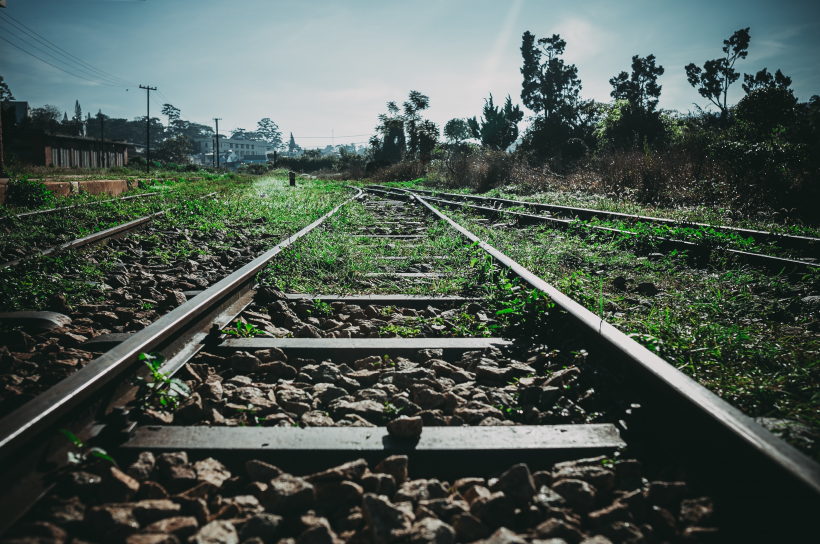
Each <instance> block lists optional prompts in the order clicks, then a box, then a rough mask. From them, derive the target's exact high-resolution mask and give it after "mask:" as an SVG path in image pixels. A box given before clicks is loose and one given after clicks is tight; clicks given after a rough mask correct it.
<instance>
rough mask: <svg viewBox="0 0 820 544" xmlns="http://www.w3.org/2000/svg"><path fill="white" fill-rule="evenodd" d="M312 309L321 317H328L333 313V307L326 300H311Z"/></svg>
mask: <svg viewBox="0 0 820 544" xmlns="http://www.w3.org/2000/svg"><path fill="white" fill-rule="evenodd" d="M313 307H314V311H315V312H316V315H319V316H322V317H330V316H332V315H333V308H332V307H331V306H330V304H328V303H327V302H322V301H321V300H316V301H314V302H313Z"/></svg>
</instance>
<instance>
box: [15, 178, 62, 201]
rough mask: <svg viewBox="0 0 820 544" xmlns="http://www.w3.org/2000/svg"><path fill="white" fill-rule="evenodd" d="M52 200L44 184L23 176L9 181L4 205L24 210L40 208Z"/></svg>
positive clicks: (52, 197)
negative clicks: (23, 208)
mask: <svg viewBox="0 0 820 544" xmlns="http://www.w3.org/2000/svg"><path fill="white" fill-rule="evenodd" d="M53 200H54V196H53V195H52V194H51V191H49V190H48V189H46V185H45V183H43V182H42V181H36V180H33V179H29V177H28V176H23V177H22V178H20V179H10V180H9V182H8V185H7V188H6V203H7V204H11V205H13V206H20V207H25V208H41V207H43V206H45V205H46V204H50V203H51V202H52V201H53Z"/></svg>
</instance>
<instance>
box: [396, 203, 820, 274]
mask: <svg viewBox="0 0 820 544" xmlns="http://www.w3.org/2000/svg"><path fill="white" fill-rule="evenodd" d="M408 190H410V191H411V192H414V193H417V194H425V195H428V198H430V199H432V200H434V201H438V202H441V203H442V204H445V205H449V206H463V205H464V204H463V203H465V202H474V203H476V204H473V205H470V204H468V205H467V206H468V207H469V208H470V209H472V210H476V211H479V212H480V213H485V214H486V213H490V214H498V213H499V211H501V210H503V211H504V212H505V213H504V215H507V216H508V217H509V218H511V219H513V220H515V221H516V222H518V223H520V224H522V225H528V224H530V225H531V224H539V223H540V224H545V225H549V226H550V227H552V228H560V229H569V228H582V229H583V228H586V229H589V230H594V231H598V232H601V233H606V234H610V235H612V236H617V237H623V238H625V239H630V238H631V239H633V240H638V241H639V243H640V242H641V241H644V242H649V244H646V245H647V246H650V245H651V246H654V249H655V251H663V252H666V253H670V252H675V253H682V252H686V253H688V254H689V256H690V257H691V258H693V259H694V260H695V262H698V261H701V262H702V261H704V260H705V261H706V262H708V261H709V260H710V257H711V255H710V254H711V253H712V251H714V250H715V249H720V250H721V251H723V252H724V253H725V254H726V255H727V256H728V257H729V258H730V259H731V260H732V261H734V262H739V263H742V264H749V265H752V266H757V267H760V268H764V269H768V270H772V271H774V272H781V271H787V272H790V273H792V272H797V273H800V272H802V273H805V272H806V271H812V270H817V269H820V264H818V257H816V255H818V253H820V238H812V237H808V236H796V235H792V234H782V233H774V232H764V231H761V230H754V229H745V228H738V227H732V226H728V225H708V224H705V223H687V222H681V221H676V220H674V219H666V218H660V217H648V216H643V215H631V214H625V213H618V212H612V211H603V210H593V209H589V208H575V207H571V206H558V205H553V204H543V203H539V202H528V201H522V200H509V199H505V198H492V197H482V196H476V195H466V194H459V193H442V192H434V191H426V190H420V189H408ZM526 209H529V210H532V211H534V212H537V214H532V213H523V210H526ZM642 238H643V240H641V239H642ZM766 252H771V253H778V254H781V255H769V254H767V253H766Z"/></svg>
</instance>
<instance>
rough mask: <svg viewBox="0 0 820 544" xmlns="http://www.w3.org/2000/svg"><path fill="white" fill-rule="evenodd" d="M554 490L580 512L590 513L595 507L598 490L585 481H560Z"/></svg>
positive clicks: (556, 483) (554, 485) (554, 486)
mask: <svg viewBox="0 0 820 544" xmlns="http://www.w3.org/2000/svg"><path fill="white" fill-rule="evenodd" d="M552 490H553V491H555V492H556V493H558V494H559V495H561V496H562V497H564V499H566V501H567V502H568V503H569V504H570V506H572V508H573V509H574V510H577V511H579V512H582V513H585V512H589V511H590V510H591V509H592V507H593V506H594V505H595V496H596V494H597V490H596V489H595V488H594V487H593V486H591V485H590V484H588V483H587V482H585V481H583V480H558V481H557V482H555V483H554V484H552Z"/></svg>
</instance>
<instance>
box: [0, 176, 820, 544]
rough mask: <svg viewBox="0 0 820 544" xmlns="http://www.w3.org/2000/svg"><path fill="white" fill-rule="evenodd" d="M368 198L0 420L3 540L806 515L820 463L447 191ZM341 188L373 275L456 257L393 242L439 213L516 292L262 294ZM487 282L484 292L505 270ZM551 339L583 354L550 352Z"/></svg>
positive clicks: (453, 536)
mask: <svg viewBox="0 0 820 544" xmlns="http://www.w3.org/2000/svg"><path fill="white" fill-rule="evenodd" d="M369 192H370V195H368V196H367V197H366V196H365V195H364V194H362V193H361V191H359V193H358V194H357V195H355V196H353V197H352V198H351V199H350V200H348V201H346V202H345V203H344V204H341V205H340V206H338V207H336V208H335V209H333V210H332V211H330V212H329V213H328V214H326V215H325V216H323V217H322V218H320V219H318V220H317V221H315V222H314V223H312V224H310V225H308V226H307V227H305V228H304V229H302V230H301V231H299V232H298V233H296V234H294V235H293V236H291V237H289V238H287V239H285V240H283V241H282V242H281V243H280V244H278V245H277V246H276V247H274V248H272V249H270V250H268V251H266V252H265V253H264V254H262V255H260V256H258V257H257V258H255V259H254V260H252V261H251V262H250V263H248V264H247V265H245V266H243V267H242V268H240V269H238V270H236V271H235V272H233V273H232V274H231V275H229V276H228V277H226V278H224V279H223V280H221V281H219V282H218V283H216V284H214V285H212V286H211V287H209V288H207V289H205V290H204V291H201V292H198V293H196V294H194V295H193V296H192V297H191V298H190V300H188V301H186V302H185V303H184V304H182V305H180V306H179V307H177V308H175V309H173V310H172V311H171V312H169V313H168V314H166V315H164V316H162V317H161V318H159V319H158V320H157V321H155V322H154V323H152V324H150V325H149V326H147V327H146V328H144V329H143V330H141V331H139V332H136V333H134V334H132V335H129V336H127V337H118V338H116V339H112V340H111V342H110V344H109V345H104V344H103V343H102V342H100V343H98V349H99V350H100V351H101V352H103V351H104V353H103V354H102V355H101V356H99V357H97V358H96V359H94V360H92V361H91V362H89V363H88V364H86V365H85V367H84V368H83V369H82V370H80V371H78V372H76V373H74V374H73V375H71V376H69V377H68V378H66V379H65V380H63V381H61V382H59V383H57V384H56V385H54V386H53V387H51V388H50V389H48V390H47V391H45V392H44V393H42V394H41V395H39V396H37V397H35V398H33V399H32V400H30V401H29V402H28V403H26V404H24V405H23V406H21V407H20V408H18V409H17V410H16V411H15V412H13V413H11V414H9V415H8V416H6V417H4V418H3V419H2V420H0V461H1V462H2V465H0V466H2V469H0V470H1V471H2V472H1V473H0V512H3V513H4V515H3V517H2V525H0V534H2V533H5V535H8V536H11V537H15V535H16V537H19V538H25V537H33V536H37V535H40V536H43V535H44V534H45V532H48V531H51V533H50V534H51V535H52V536H54V535H57V536H62V538H63V540H65V538H66V535H68V536H70V537H76V538H82V539H88V540H91V541H111V542H114V541H126V542H131V543H135V542H177V541H181V540H184V539H186V538H188V537H189V536H191V535H194V534H195V535H197V536H196V537H195V538H196V539H198V540H197V541H198V542H239V539H240V537H241V538H242V540H243V541H246V540H247V539H250V538H253V537H257V538H260V539H261V540H262V541H265V542H267V541H273V542H276V541H277V539H278V538H279V537H293V538H298V539H299V540H298V542H313V541H314V540H315V539H319V540H321V541H322V542H335V541H338V539H339V538H342V539H343V540H345V541H346V542H371V541H375V542H399V541H417V542H421V541H436V542H453V541H456V540H458V541H462V542H471V541H475V540H480V539H483V538H487V537H489V536H490V533H492V534H493V536H492V539H491V540H492V541H493V542H525V541H531V540H533V539H539V538H540V539H547V538H563V539H564V541H565V542H571V543H572V542H580V541H582V540H584V539H586V538H588V537H592V536H593V535H601V536H600V537H599V538H598V540H590V542H599V543H603V542H607V541H611V542H628V541H634V542H649V541H658V542H660V541H664V540H668V541H677V540H682V541H690V542H700V541H703V542H707V541H708V542H714V541H757V540H763V539H765V538H772V537H777V538H779V539H781V540H788V539H800V538H803V537H804V536H805V535H806V534H809V533H807V532H806V531H810V530H812V529H814V524H815V523H816V520H815V519H814V518H815V516H813V515H812V514H814V513H816V512H817V509H818V507H819V506H820V467H818V465H817V464H815V463H814V462H812V461H811V460H809V459H808V458H807V457H805V456H804V455H802V454H801V453H799V452H797V451H796V450H794V449H793V448H792V447H791V446H789V445H787V444H786V443H785V442H783V441H781V440H780V439H778V438H776V437H774V436H773V435H771V434H770V433H768V431H766V430H765V429H763V428H762V427H760V426H758V425H757V424H755V423H754V422H753V421H752V420H751V419H749V418H747V417H746V416H744V415H743V414H741V413H740V412H739V411H737V410H736V409H734V408H732V407H731V406H730V405H728V404H727V403H726V402H724V401H723V400H721V399H720V398H718V397H717V396H716V395H714V394H712V393H710V392H709V391H708V390H706V389H705V388H703V387H701V386H700V385H698V384H697V383H695V382H693V381H692V380H691V379H689V378H687V377H686V376H685V375H684V374H682V373H681V372H679V371H677V370H676V369H675V368H674V367H672V366H670V365H669V364H667V363H666V362H665V361H663V360H662V359H660V358H659V357H657V356H656V355H654V354H653V353H651V352H649V351H648V350H646V349H645V348H643V347H641V346H640V345H638V344H637V343H635V342H634V341H632V340H631V339H629V338H628V337H626V336H625V335H624V334H623V333H621V332H620V331H618V330H617V329H615V328H614V327H612V326H610V325H609V324H607V323H606V322H604V321H602V320H601V319H600V318H599V317H598V316H595V315H594V314H592V313H591V312H589V311H588V310H586V309H584V308H583V307H581V306H580V305H578V304H577V303H575V302H573V301H572V300H571V299H570V298H569V297H567V296H566V295H564V294H563V293H561V292H560V291H558V290H556V289H555V288H554V287H552V286H551V285H549V284H547V283H546V282H544V281H543V280H541V279H539V278H537V277H535V276H534V275H533V274H531V273H530V272H528V271H527V270H525V269H524V268H523V267H521V266H520V265H518V264H517V263H515V262H514V261H512V260H511V259H510V258H509V257H507V256H505V255H504V254H502V253H500V252H499V251H497V250H496V249H494V248H492V247H491V246H489V245H487V244H485V243H483V242H481V241H480V240H478V239H477V238H476V237H475V236H474V235H473V234H472V233H470V232H469V231H467V230H465V229H464V228H463V227H461V226H460V225H458V224H456V223H455V222H453V221H452V220H451V219H449V218H448V217H447V216H445V215H444V214H443V213H442V212H441V211H440V210H438V209H437V208H436V207H434V204H441V202H437V201H435V200H433V199H427V198H422V197H419V196H418V195H409V194H407V193H399V192H394V191H369ZM353 201H356V202H360V203H362V204H361V205H362V207H363V213H364V212H366V213H370V214H372V215H373V217H374V218H375V220H376V224H377V225H378V228H370V229H366V231H365V232H358V233H357V236H358V237H359V241H360V242H361V243H363V244H368V243H370V244H384V247H388V246H390V249H391V253H390V254H389V255H388V254H384V255H383V256H382V257H383V258H384V259H385V260H386V261H389V262H393V263H395V264H396V266H395V267H394V268H396V270H393V271H390V272H385V274H386V275H388V276H390V277H391V278H394V279H395V280H396V281H397V282H398V283H399V284H400V282H410V283H413V282H434V281H436V278H437V277H438V275H439V274H441V273H440V272H437V268H436V266H437V263H439V262H441V260H443V259H446V258H447V256H446V255H429V256H428V257H429V259H424V260H425V261H426V262H425V263H419V262H415V261H413V260H412V259H410V258H408V257H407V254H406V253H405V252H403V249H404V248H406V247H408V246H411V245H414V244H422V243H423V242H424V240H425V237H426V236H429V234H428V232H432V230H431V229H430V228H429V227H430V226H431V225H432V224H434V223H435V224H446V225H448V226H449V227H450V228H451V229H452V231H451V232H453V233H454V235H455V236H458V237H460V239H461V240H463V243H464V244H465V245H467V246H471V245H472V247H474V248H475V250H476V251H479V250H480V251H482V252H483V254H484V255H485V256H489V258H490V259H492V261H493V263H494V266H495V268H493V269H491V270H490V274H489V275H490V276H493V275H494V274H495V276H496V279H497V276H498V275H499V274H500V275H501V276H502V277H509V278H514V279H513V280H512V281H509V282H508V284H507V285H508V286H509V291H510V293H509V296H510V297H512V299H513V302H510V298H509V297H508V298H507V299H505V300H501V301H500V302H499V300H489V299H486V298H484V297H481V296H478V295H479V294H480V291H481V290H480V289H478V290H474V292H469V293H463V296H447V297H441V296H426V295H414V296H403V295H400V294H393V295H384V294H369V295H354V296H345V295H310V296H308V295H300V294H285V293H281V292H279V291H277V290H276V289H273V288H271V287H266V286H258V285H257V277H258V274H259V273H260V271H262V270H263V269H265V268H266V267H267V266H268V265H269V264H270V263H271V262H273V261H274V259H276V258H277V256H280V254H281V253H282V252H283V251H285V250H286V249H287V248H289V247H291V246H294V244H297V243H300V242H299V241H300V240H301V239H303V238H305V237H307V236H317V235H319V233H320V232H321V230H322V229H323V228H325V227H326V226H327V223H329V221H328V220H329V219H331V218H332V217H334V215H335V214H337V213H338V212H339V211H340V209H342V208H343V207H344V206H352V205H354V204H353V203H352V202H353ZM380 247H381V246H380ZM423 265H424V266H423ZM493 271H495V272H493ZM471 273H475V272H474V271H473V272H470V267H469V266H468V265H467V264H466V263H465V264H464V266H463V267H462V269H461V270H448V271H447V272H446V274H449V275H453V274H455V275H458V274H465V275H466V274H471ZM478 274H479V276H480V277H479V279H478V280H477V282H478V284H479V286H481V285H485V284H486V285H487V286H489V285H490V283H491V282H492V281H494V280H493V278H492V277H490V278H489V279H487V278H484V276H482V275H481V274H483V273H482V272H478ZM371 278H372V279H373V280H378V279H379V277H378V276H376V277H374V276H371ZM482 282H483V283H482ZM514 283H517V285H515V286H513V284H514ZM538 293H541V294H545V295H546V296H547V297H549V300H547V299H546V298H544V297H543V296H539V295H538ZM527 301H529V303H528V304H524V303H525V302H527ZM549 301H551V302H549ZM516 302H517V303H521V304H524V305H523V306H522V307H518V306H517V308H519V310H520V312H518V313H516V312H511V313H513V314H515V315H517V317H516V318H515V319H512V318H510V319H507V318H503V319H502V318H501V316H505V315H508V313H510V312H502V313H500V314H498V313H497V310H498V306H497V305H498V304H505V303H506V304H507V305H508V306H509V308H508V309H509V310H514V308H513V306H512V305H514V304H515V303H516ZM551 304H554V306H552V305H551ZM459 319H465V320H466V322H468V323H471V324H472V325H473V326H472V328H470V327H467V328H464V327H461V326H460V325H459V322H458V320H459ZM528 320H529V321H528ZM532 320H535V323H536V324H537V326H536V327H533V326H532V325H531V323H532V322H533V321H532ZM502 321H503V324H504V327H501V325H502ZM493 327H495V328H493ZM546 328H549V329H550V331H547V332H548V333H549V334H546V335H542V334H541V333H542V332H545V331H543V330H541V329H546ZM388 331H389V332H388ZM399 332H401V333H402V334H401V335H399V334H398V333H399ZM230 333H232V334H230ZM491 333H497V334H496V335H493V334H491ZM545 338H547V339H549V340H550V342H555V345H558V346H561V347H562V349H563V348H564V347H569V346H572V345H578V346H582V347H583V349H584V351H581V350H578V351H577V352H576V353H575V354H574V355H570V354H569V353H568V352H567V353H566V354H564V355H562V354H560V353H557V352H555V351H554V347H553V346H544V345H543V344H542V341H543V340H544V339H545ZM144 354H151V355H147V362H148V363H149V365H146V360H141V359H140V357H141V355H142V356H143V358H144V359H145V357H146V355H144ZM160 362H161V363H160ZM148 366H151V368H149V367H148ZM139 378H143V381H140V380H139ZM174 380H177V381H174ZM174 392H176V393H174ZM177 403H179V404H178V407H177V408H175V409H174V408H173V406H174V405H176V404H177ZM405 414H406V415H408V416H410V417H407V418H403V417H402V416H403V415H405ZM419 429H421V433H420V434H419V433H418V431H419ZM61 430H67V431H70V433H72V435H73V436H76V437H77V442H80V441H81V442H82V443H84V444H89V445H92V446H95V447H98V448H102V449H103V450H104V451H105V454H106V455H107V456H110V457H112V458H113V459H115V460H116V461H117V462H118V463H119V466H120V468H121V469H122V471H120V470H117V469H114V468H112V465H111V464H110V463H109V462H108V461H107V460H105V459H100V458H96V457H94V456H93V451H91V450H88V446H86V445H83V446H78V444H76V443H72V442H69V441H68V440H66V439H65V437H64V436H63V435H62V434H61V433H60V431H61ZM78 448H81V449H80V450H78ZM69 453H71V454H73V456H74V457H73V458H74V460H78V461H82V462H83V463H82V464H81V466H80V467H79V468H76V467H71V466H69V465H67V459H69V455H68V454H69ZM98 453H99V451H98ZM86 454H87V455H88V456H87V457H84V455H86ZM613 461H614V463H613ZM408 471H409V472H408ZM642 478H643V479H642ZM445 484H446V485H445ZM38 501H39V502H38ZM761 520H764V521H763V522H761ZM516 534H517V535H518V536H516ZM522 538H523V539H524V540H522ZM220 539H221V540H220ZM607 539H608V540H607ZM650 539H651V540H650ZM798 541H799V540H798Z"/></svg>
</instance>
